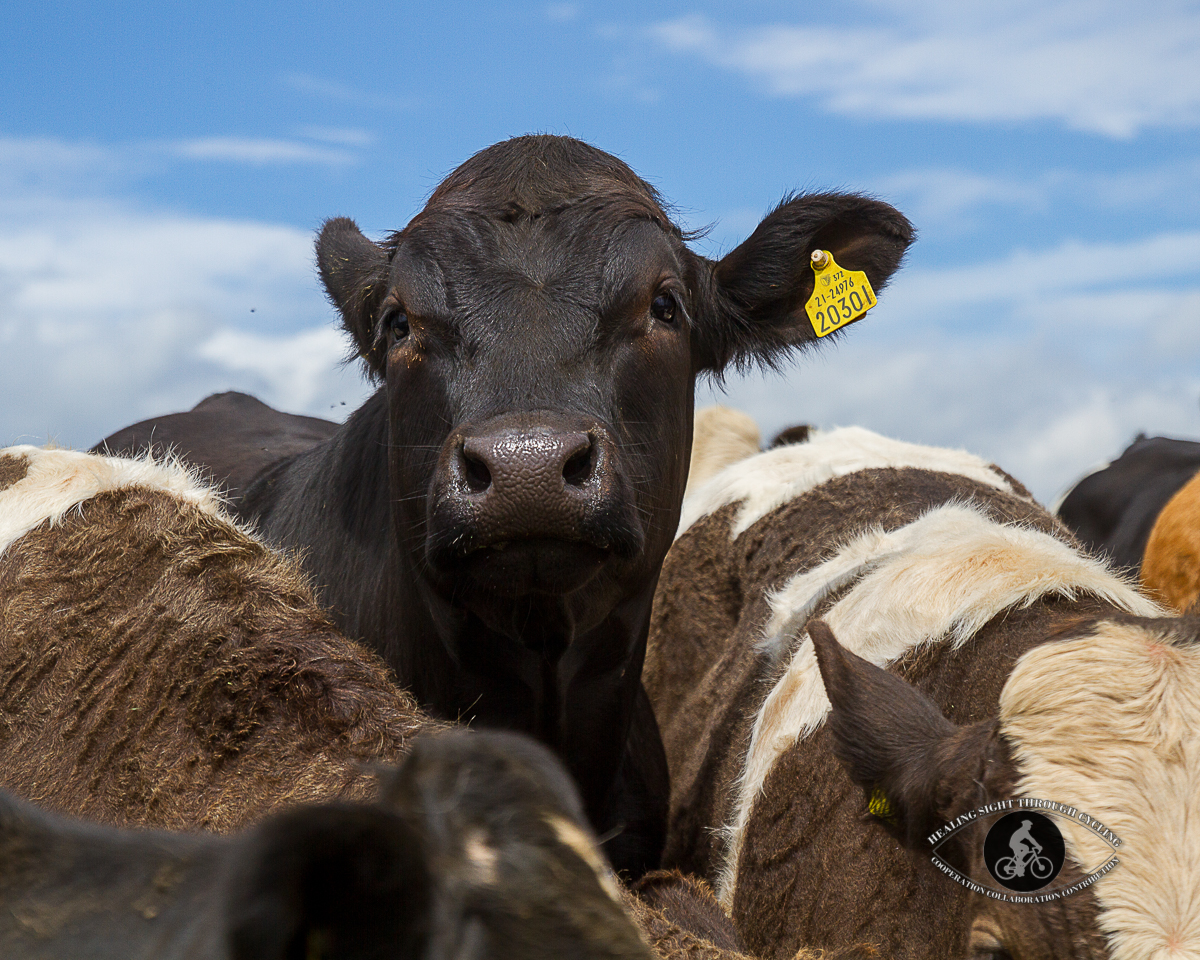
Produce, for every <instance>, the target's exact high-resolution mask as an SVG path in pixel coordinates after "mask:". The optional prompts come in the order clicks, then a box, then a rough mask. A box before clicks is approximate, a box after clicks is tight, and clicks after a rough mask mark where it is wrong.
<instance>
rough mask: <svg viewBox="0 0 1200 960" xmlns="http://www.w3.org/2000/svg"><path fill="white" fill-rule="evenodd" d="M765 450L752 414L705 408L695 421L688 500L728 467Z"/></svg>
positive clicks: (696, 415)
mask: <svg viewBox="0 0 1200 960" xmlns="http://www.w3.org/2000/svg"><path fill="white" fill-rule="evenodd" d="M761 447H762V434H761V433H760V432H759V430H758V424H757V423H755V422H754V418H753V417H751V416H750V415H749V414H746V413H743V412H742V411H741V410H735V409H734V408H733V407H723V406H720V405H717V404H714V405H713V406H711V407H701V408H700V409H699V410H697V411H696V414H695V416H694V417H693V418H692V459H691V462H690V463H689V465H688V478H687V487H686V488H685V489H684V493H683V495H684V499H687V497H689V496H690V495H691V494H692V493H694V492H695V491H696V489H697V488H698V487H700V486H701V485H702V484H704V483H705V482H706V481H708V480H709V479H711V478H712V477H714V476H716V474H718V473H720V472H721V471H722V470H724V469H725V468H726V467H728V466H732V465H733V464H735V463H737V462H738V461H739V460H745V459H746V458H747V457H752V456H754V454H756V453H758V451H759V449H760V448H761Z"/></svg>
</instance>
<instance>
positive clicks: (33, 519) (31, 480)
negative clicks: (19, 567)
mask: <svg viewBox="0 0 1200 960" xmlns="http://www.w3.org/2000/svg"><path fill="white" fill-rule="evenodd" d="M3 455H8V456H11V457H18V458H20V457H23V458H25V460H26V461H27V462H28V464H29V467H28V469H27V471H26V473H25V476H24V477H22V478H21V479H20V480H18V481H17V482H16V483H14V484H12V485H11V486H9V487H5V488H4V489H3V490H0V556H3V555H4V552H5V551H6V550H7V549H8V548H9V547H10V546H12V544H13V543H14V542H15V541H17V540H18V539H20V538H21V537H23V536H24V535H25V534H27V533H28V532H29V531H31V530H33V529H35V528H36V527H39V526H41V525H42V524H43V523H46V522H47V521H49V522H50V523H51V524H55V523H58V522H59V521H60V520H61V519H62V518H63V516H64V515H65V514H66V513H67V512H68V511H69V510H71V509H73V508H75V507H80V506H81V505H82V504H83V503H84V502H85V501H87V500H90V499H91V498H92V497H94V496H96V495H97V494H101V493H106V492H109V491H113V490H127V489H130V488H134V487H138V488H144V489H150V490H161V491H163V492H164V493H167V494H169V495H170V496H172V497H174V498H175V499H176V500H181V501H183V502H185V503H191V504H194V505H195V506H196V507H198V508H199V509H201V510H203V511H204V512H205V513H209V514H212V515H213V516H215V517H219V518H220V519H222V520H225V521H226V522H232V521H231V520H230V519H229V517H228V516H227V515H226V513H225V511H224V509H223V508H222V505H221V498H220V496H219V495H218V494H217V492H216V491H215V490H214V489H213V488H212V487H209V486H207V485H205V484H204V483H201V482H200V481H199V480H197V479H196V477H195V476H194V475H193V474H192V473H191V472H190V471H189V470H188V469H187V467H185V466H184V465H183V464H182V463H180V462H179V461H178V460H174V459H168V460H154V459H152V458H150V457H148V456H147V457H141V458H138V459H127V458H124V457H105V456H101V455H100V454H96V453H78V452H76V451H74V450H53V449H46V448H42V447H31V446H18V447H8V448H6V449H3V450H0V456H3Z"/></svg>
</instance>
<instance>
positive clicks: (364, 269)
mask: <svg viewBox="0 0 1200 960" xmlns="http://www.w3.org/2000/svg"><path fill="white" fill-rule="evenodd" d="M388 262H389V261H388V252H387V250H386V249H384V248H383V247H381V246H380V245H379V244H377V243H372V242H371V241H370V240H368V239H367V238H366V237H365V236H364V235H363V232H362V231H361V230H359V229H358V224H356V223H355V222H354V221H353V220H351V219H349V218H348V217H335V218H334V219H332V220H326V221H325V225H324V226H323V227H322V228H321V233H320V236H318V237H317V268H318V269H319V270H320V272H321V282H322V283H323V284H324V285H325V293H326V294H327V295H328V297H329V299H330V301H331V302H332V303H333V305H334V306H335V307H337V309H338V312H339V313H340V314H341V315H342V325H343V326H344V327H345V328H346V331H347V332H348V333H349V334H350V336H351V337H353V338H354V347H355V352H356V353H357V354H358V355H359V356H360V357H362V359H363V360H364V361H365V362H366V364H367V368H368V370H369V371H370V373H371V374H372V376H375V377H379V376H382V373H383V370H382V366H381V358H380V357H379V356H378V349H377V340H376V330H375V321H376V317H377V314H378V312H379V305H380V303H381V302H382V301H383V297H384V294H385V293H386V292H387V282H388Z"/></svg>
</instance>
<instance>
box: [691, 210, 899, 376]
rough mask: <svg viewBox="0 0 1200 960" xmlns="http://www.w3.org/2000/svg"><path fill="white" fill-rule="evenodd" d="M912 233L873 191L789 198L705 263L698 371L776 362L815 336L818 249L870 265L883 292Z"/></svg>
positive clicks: (697, 325)
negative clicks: (811, 303)
mask: <svg viewBox="0 0 1200 960" xmlns="http://www.w3.org/2000/svg"><path fill="white" fill-rule="evenodd" d="M913 238H914V231H913V227H912V224H911V223H909V222H908V220H907V218H905V216H904V215H903V214H902V213H900V211H899V210H897V209H895V208H894V207H892V206H890V205H888V204H886V203H883V202H881V201H879V200H873V199H871V198H870V197H864V196H860V195H858V194H843V193H821V194H809V195H806V196H800V197H793V198H790V199H787V200H785V201H784V202H783V203H781V204H780V205H779V206H778V207H776V208H775V210H773V211H772V212H771V213H770V214H768V215H767V217H766V218H765V219H764V220H763V221H762V223H760V224H759V225H758V227H757V228H756V229H755V231H754V232H753V233H752V234H751V235H750V236H749V237H748V238H747V239H746V240H745V241H744V242H743V243H742V244H740V245H739V246H738V247H737V248H735V249H734V250H733V251H731V252H730V253H729V254H728V255H726V256H725V257H724V258H723V259H721V260H719V261H717V262H716V263H712V262H709V261H703V263H704V267H703V269H702V274H707V275H706V276H702V277H701V283H702V284H708V283H710V284H711V289H709V290H707V291H706V293H707V294H708V296H705V297H703V298H701V299H702V303H703V306H702V307H701V311H700V313H699V315H698V316H697V317H696V318H695V322H694V325H693V329H694V333H693V338H692V345H693V346H692V351H693V361H694V364H695V367H696V371H697V372H700V371H704V370H708V371H712V372H720V371H722V370H724V369H725V368H726V367H728V366H729V365H731V364H732V365H735V366H743V365H746V364H749V363H751V362H754V361H759V362H762V363H766V364H772V363H774V362H776V361H777V360H779V359H780V358H781V356H782V355H783V354H784V353H786V352H787V351H788V350H790V349H791V348H793V347H798V346H803V345H805V344H807V343H811V342H812V341H814V340H816V339H817V335H816V333H815V331H814V330H813V327H812V323H811V322H810V321H809V319H808V315H807V314H806V313H805V311H804V304H805V303H806V302H807V301H808V298H809V297H810V296H811V295H812V291H813V284H814V282H815V281H814V274H813V270H812V266H811V256H812V253H813V251H815V250H828V251H829V252H830V253H832V254H833V258H834V260H836V261H837V263H838V265H839V266H841V267H845V268H846V269H847V270H862V271H865V272H866V275H867V279H868V280H869V281H870V282H871V287H872V289H874V290H875V291H876V293H878V292H879V291H880V290H882V289H883V287H884V286H885V285H886V284H887V282H888V279H889V278H890V277H891V275H892V274H893V273H895V271H896V268H897V267H899V266H900V261H901V260H902V259H903V257H904V252H905V250H907V249H908V245H909V244H910V243H912V241H913Z"/></svg>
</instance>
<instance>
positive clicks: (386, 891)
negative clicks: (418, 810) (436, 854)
mask: <svg viewBox="0 0 1200 960" xmlns="http://www.w3.org/2000/svg"><path fill="white" fill-rule="evenodd" d="M231 855H232V856H233V858H234V861H233V863H232V864H231V869H230V873H229V880H228V886H227V888H226V890H225V921H226V928H225V929H226V936H227V943H228V948H229V956H230V958H231V960H293V958H298V957H305V958H307V957H321V958H322V960H335V958H336V960H358V958H362V960H366V958H370V957H380V956H388V957H396V958H408V957H412V958H413V960H416V958H418V957H421V956H423V955H424V948H425V944H426V941H427V939H428V936H429V929H430V922H429V917H430V915H431V901H432V895H431V890H432V884H431V881H430V877H429V872H428V870H427V868H426V865H425V857H424V854H423V851H422V847H421V842H420V839H419V838H418V837H417V835H416V833H415V832H414V831H413V830H412V828H411V827H409V826H408V825H407V824H406V823H405V822H404V821H403V820H402V819H401V818H400V817H398V816H396V815H395V814H394V813H392V812H390V811H385V810H381V809H379V808H377V807H350V806H341V807H339V806H324V807H302V808H297V809H295V810H292V811H288V812H286V813H283V814H280V815H279V816H276V817H273V818H272V819H270V820H268V821H266V822H265V823H263V824H262V825H261V826H260V827H258V828H257V829H255V830H253V831H251V832H250V833H248V834H246V835H245V836H244V838H243V840H242V842H240V843H238V844H236V845H235V846H234V847H233V848H232V850H231Z"/></svg>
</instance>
